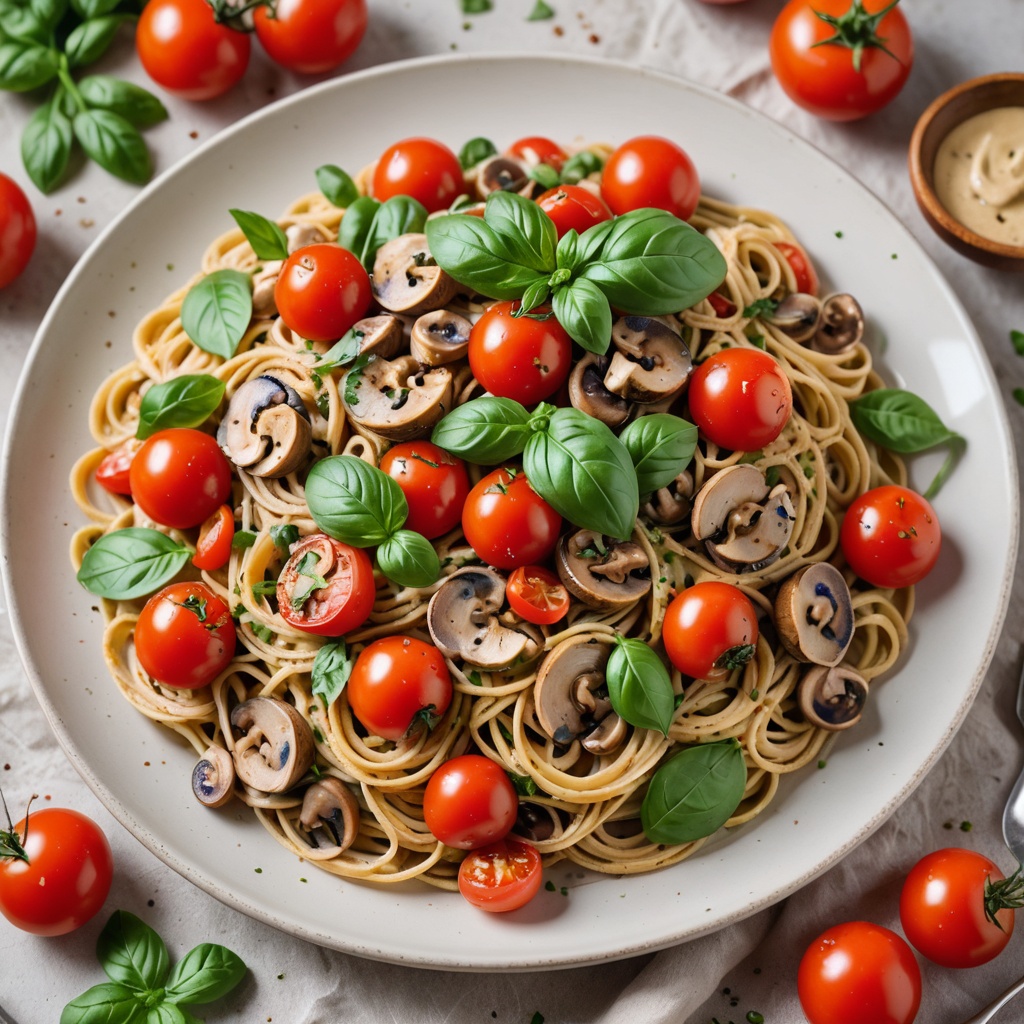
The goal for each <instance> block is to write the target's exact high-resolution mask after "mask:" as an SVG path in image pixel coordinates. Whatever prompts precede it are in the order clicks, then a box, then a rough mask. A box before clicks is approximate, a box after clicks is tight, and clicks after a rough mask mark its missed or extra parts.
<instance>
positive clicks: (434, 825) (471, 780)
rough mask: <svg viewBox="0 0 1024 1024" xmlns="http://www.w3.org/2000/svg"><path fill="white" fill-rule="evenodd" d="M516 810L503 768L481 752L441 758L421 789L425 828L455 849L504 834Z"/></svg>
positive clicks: (469, 847)
mask: <svg viewBox="0 0 1024 1024" xmlns="http://www.w3.org/2000/svg"><path fill="white" fill-rule="evenodd" d="M349 685H350V686H351V682H350V683H349ZM518 811H519V797H518V796H517V795H516V789H515V786H513V785H512V781H511V779H509V777H508V775H507V774H506V773H505V769H504V768H502V767H501V765H499V764H496V763H495V762H494V761H492V760H491V759H490V758H489V757H483V756H481V755H480V754H462V755H461V756H459V757H453V758H452V759H451V760H450V761H445V763H444V764H443V765H441V767H440V768H438V769H437V770H436V771H435V772H434V774H433V775H431V776H430V779H429V781H428V782H427V788H426V789H425V790H424V792H423V820H424V821H425V822H426V823H427V828H429V829H430V831H431V833H432V834H433V835H434V837H435V838H437V839H439V840H440V841H441V842H442V843H444V844H445V846H454V847H455V848H456V849H459V850H474V849H477V848H478V847H480V846H487V845H488V843H494V842H497V841H498V840H499V839H504V838H505V836H507V835H508V833H509V831H510V830H511V828H512V826H513V825H514V824H515V823H516V814H517V813H518Z"/></svg>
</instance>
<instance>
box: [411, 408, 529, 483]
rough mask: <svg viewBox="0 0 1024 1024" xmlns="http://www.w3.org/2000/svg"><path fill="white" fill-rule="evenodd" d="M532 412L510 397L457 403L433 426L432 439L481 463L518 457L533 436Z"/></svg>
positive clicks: (466, 457) (439, 445)
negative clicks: (462, 403)
mask: <svg viewBox="0 0 1024 1024" xmlns="http://www.w3.org/2000/svg"><path fill="white" fill-rule="evenodd" d="M530 432H531V428H530V414H529V413H528V412H527V411H526V409H525V408H524V407H523V406H522V405H520V404H519V403H518V402H515V401H513V400H512V399H511V398H494V397H492V396H490V395H484V396H483V397H481V398H476V399H474V400H473V401H472V402H466V403H465V404H464V405H459V406H456V407H455V408H454V409H453V410H452V411H451V412H450V413H448V415H447V416H445V417H444V419H442V420H441V421H440V422H439V423H438V424H437V426H435V427H434V430H433V433H432V434H431V436H430V439H431V441H433V442H434V444H436V445H438V447H440V448H444V449H445V451H448V452H451V453H452V454H454V455H459V456H461V457H462V458H465V459H469V461H470V462H475V463H477V464H478V465H484V466H495V465H497V464H498V463H500V462H505V461H506V460H508V459H512V458H515V456H517V455H519V454H520V453H521V452H522V450H523V449H524V448H525V447H526V442H527V440H528V439H529V437H530Z"/></svg>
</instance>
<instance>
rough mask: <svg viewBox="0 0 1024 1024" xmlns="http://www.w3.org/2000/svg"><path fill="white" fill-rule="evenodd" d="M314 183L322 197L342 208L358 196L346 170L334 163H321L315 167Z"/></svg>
mask: <svg viewBox="0 0 1024 1024" xmlns="http://www.w3.org/2000/svg"><path fill="white" fill-rule="evenodd" d="M316 183H317V184H318V185H319V186H320V191H321V192H322V193H323V194H324V198H326V199H327V201H328V202H329V203H333V204H334V205H335V206H340V207H341V208H342V209H344V208H345V207H347V206H351V205H352V203H354V202H355V201H356V200H357V199H358V198H359V189H358V188H356V183H355V182H354V181H353V180H352V178H351V177H350V176H349V175H348V173H347V172H345V171H343V170H342V169H341V168H340V167H336V166H335V165H334V164H323V165H322V166H320V167H318V168H317V169H316Z"/></svg>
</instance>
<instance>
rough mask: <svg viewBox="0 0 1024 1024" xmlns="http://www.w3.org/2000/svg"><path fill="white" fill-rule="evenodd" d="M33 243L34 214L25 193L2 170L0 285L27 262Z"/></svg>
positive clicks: (0, 181)
mask: <svg viewBox="0 0 1024 1024" xmlns="http://www.w3.org/2000/svg"><path fill="white" fill-rule="evenodd" d="M35 247H36V218H35V214H34V213H33V212H32V205H31V203H29V201H28V196H26V195H25V193H24V192H23V191H22V190H21V186H20V185H19V184H18V183H17V182H16V181H15V180H14V179H13V178H8V177H7V175H6V174H0V288H5V287H6V286H7V285H9V284H10V283H11V282H12V281H13V280H14V279H15V278H16V277H18V276H19V275H20V274H21V272H22V271H23V270H24V269H25V267H26V266H27V265H28V261H29V260H30V259H31V257H32V251H33V250H34V249H35Z"/></svg>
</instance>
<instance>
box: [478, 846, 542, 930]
mask: <svg viewBox="0 0 1024 1024" xmlns="http://www.w3.org/2000/svg"><path fill="white" fill-rule="evenodd" d="M542 874H543V870H542V867H541V861H540V854H539V853H538V852H537V848H536V847H535V846H531V845H530V844H529V843H524V842H522V841H521V840H519V839H502V840H501V841H500V842H497V843H490V844H489V845H488V846H482V847H480V848H479V849H476V850H470V852H469V853H467V854H466V858H465V860H463V862H462V863H461V864H460V865H459V892H461V893H462V895H463V896H464V897H465V899H466V900H467V901H468V902H469V903H471V904H472V905H473V906H474V907H479V908H480V909H481V910H487V911H490V912H491V913H492V914H501V913H504V912H505V911H507V910H518V909H519V908H520V907H522V906H525V905H526V904H527V903H529V902H530V900H532V899H533V897H534V896H536V895H537V893H538V892H540V883H541V876H542Z"/></svg>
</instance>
